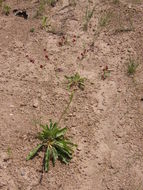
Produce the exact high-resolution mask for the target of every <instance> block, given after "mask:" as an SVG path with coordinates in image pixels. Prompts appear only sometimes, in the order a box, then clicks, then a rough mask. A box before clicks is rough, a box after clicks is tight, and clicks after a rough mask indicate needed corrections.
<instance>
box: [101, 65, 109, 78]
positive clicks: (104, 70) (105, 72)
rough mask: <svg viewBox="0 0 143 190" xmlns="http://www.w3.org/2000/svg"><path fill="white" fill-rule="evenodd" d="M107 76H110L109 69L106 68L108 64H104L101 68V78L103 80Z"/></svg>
mask: <svg viewBox="0 0 143 190" xmlns="http://www.w3.org/2000/svg"><path fill="white" fill-rule="evenodd" d="M109 76H110V70H109V69H108V66H106V67H105V68H103V74H102V76H101V78H102V79H103V80H105V79H106V78H107V77H109Z"/></svg>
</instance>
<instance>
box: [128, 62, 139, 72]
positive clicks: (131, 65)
mask: <svg viewBox="0 0 143 190" xmlns="http://www.w3.org/2000/svg"><path fill="white" fill-rule="evenodd" d="M137 67H138V64H136V63H135V60H133V59H130V60H129V64H128V74H129V75H133V74H135V72H136V69H137Z"/></svg>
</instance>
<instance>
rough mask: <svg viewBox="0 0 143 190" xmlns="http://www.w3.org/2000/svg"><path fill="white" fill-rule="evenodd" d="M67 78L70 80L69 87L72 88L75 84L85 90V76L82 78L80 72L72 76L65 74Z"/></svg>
mask: <svg viewBox="0 0 143 190" xmlns="http://www.w3.org/2000/svg"><path fill="white" fill-rule="evenodd" d="M65 78H66V79H67V80H68V84H67V87H68V89H71V88H72V87H73V86H75V87H78V88H80V89H81V90H84V87H85V85H84V82H85V78H82V77H81V76H80V75H79V74H78V73H76V74H75V75H73V76H70V77H68V76H65Z"/></svg>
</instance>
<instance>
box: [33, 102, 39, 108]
mask: <svg viewBox="0 0 143 190" xmlns="http://www.w3.org/2000/svg"><path fill="white" fill-rule="evenodd" d="M38 105H39V102H38V100H34V101H33V107H34V108H37V107H38Z"/></svg>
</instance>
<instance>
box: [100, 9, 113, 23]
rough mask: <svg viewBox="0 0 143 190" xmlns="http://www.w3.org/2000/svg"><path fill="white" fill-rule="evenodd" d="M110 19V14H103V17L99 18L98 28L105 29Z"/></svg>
mask: <svg viewBox="0 0 143 190" xmlns="http://www.w3.org/2000/svg"><path fill="white" fill-rule="evenodd" d="M110 18H111V13H110V12H108V13H105V14H104V15H102V16H101V18H100V20H99V25H100V27H105V26H107V24H108V23H109V21H110Z"/></svg>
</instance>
